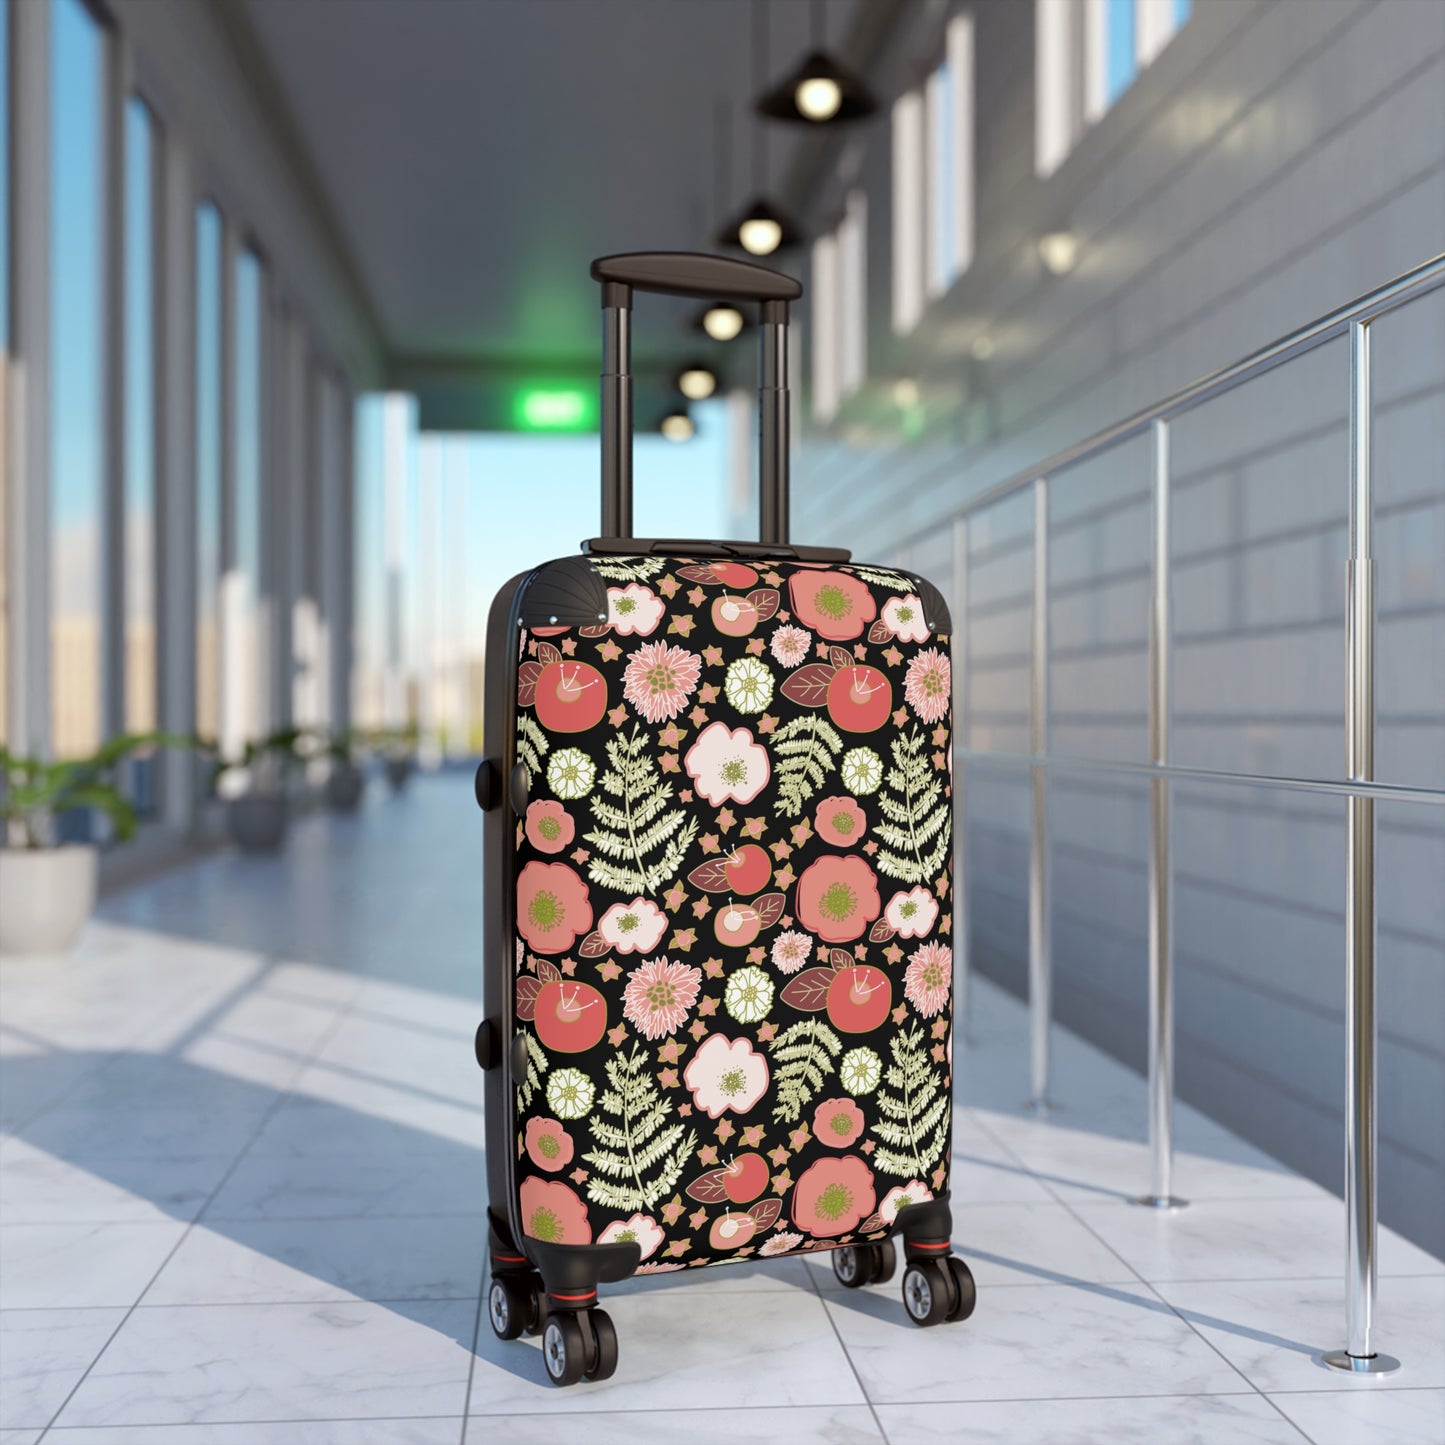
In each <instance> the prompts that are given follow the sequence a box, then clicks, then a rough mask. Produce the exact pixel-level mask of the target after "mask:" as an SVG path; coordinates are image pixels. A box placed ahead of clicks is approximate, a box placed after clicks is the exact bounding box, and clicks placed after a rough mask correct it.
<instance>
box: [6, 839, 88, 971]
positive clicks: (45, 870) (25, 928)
mask: <svg viewBox="0 0 1445 1445" xmlns="http://www.w3.org/2000/svg"><path fill="white" fill-rule="evenodd" d="M96 871H97V854H96V850H95V848H94V847H93V846H92V845H91V844H89V843H67V844H66V845H65V846H64V847H62V848H0V953H64V952H65V951H66V950H67V949H68V948H69V947H70V945H71V944H72V943H74V942H75V936H76V934H78V933H79V932H80V930H81V927H82V926H83V925H84V923H85V920H86V919H87V918H89V917H90V915H91V911H92V910H93V909H94V907H95V880H96Z"/></svg>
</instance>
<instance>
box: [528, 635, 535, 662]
mask: <svg viewBox="0 0 1445 1445" xmlns="http://www.w3.org/2000/svg"><path fill="white" fill-rule="evenodd" d="M527 651H528V652H530V653H531V654H532V656H533V657H536V655H537V639H536V638H535V637H534V638H532V639H531V641H530V642H528V643H527Z"/></svg>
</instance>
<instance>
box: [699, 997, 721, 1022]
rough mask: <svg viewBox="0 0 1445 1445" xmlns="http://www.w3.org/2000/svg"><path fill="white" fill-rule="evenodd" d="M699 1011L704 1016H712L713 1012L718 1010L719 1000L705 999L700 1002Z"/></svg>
mask: <svg viewBox="0 0 1445 1445" xmlns="http://www.w3.org/2000/svg"><path fill="white" fill-rule="evenodd" d="M697 1011H698V1013H699V1014H701V1015H702V1016H703V1018H711V1017H712V1016H713V1014H715V1013H716V1012H717V1000H716V999H715V998H705V999H703V1001H702V1002H701V1003H700V1004H698V1006H697Z"/></svg>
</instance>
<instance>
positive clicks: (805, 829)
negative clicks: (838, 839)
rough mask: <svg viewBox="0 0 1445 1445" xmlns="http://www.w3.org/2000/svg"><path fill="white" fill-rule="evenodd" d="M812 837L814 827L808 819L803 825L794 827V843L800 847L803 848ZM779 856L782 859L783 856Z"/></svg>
mask: <svg viewBox="0 0 1445 1445" xmlns="http://www.w3.org/2000/svg"><path fill="white" fill-rule="evenodd" d="M812 836H813V825H812V824H811V823H810V822H809V821H808V820H807V819H806V818H804V819H803V821H802V822H801V823H797V824H795V825H794V827H793V842H794V843H796V844H797V845H798V847H800V848H801V847H802V846H803V845H804V844H805V843H806V842H807V841H808V839H809V838H811V837H812ZM778 856H779V857H782V856H783V855H782V854H781V853H780V854H779V855H778Z"/></svg>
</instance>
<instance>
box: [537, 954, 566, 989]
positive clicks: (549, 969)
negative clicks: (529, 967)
mask: <svg viewBox="0 0 1445 1445" xmlns="http://www.w3.org/2000/svg"><path fill="white" fill-rule="evenodd" d="M537 977H538V978H540V979H541V980H542V982H543V983H556V982H557V980H558V979H560V978H561V977H562V970H561V969H560V968H558V967H557V965H556V964H555V963H553V962H552V961H551V960H550V959H546V958H539V959H538V960H537Z"/></svg>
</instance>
